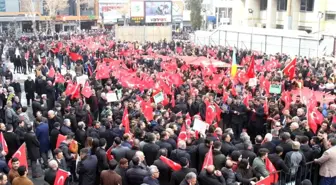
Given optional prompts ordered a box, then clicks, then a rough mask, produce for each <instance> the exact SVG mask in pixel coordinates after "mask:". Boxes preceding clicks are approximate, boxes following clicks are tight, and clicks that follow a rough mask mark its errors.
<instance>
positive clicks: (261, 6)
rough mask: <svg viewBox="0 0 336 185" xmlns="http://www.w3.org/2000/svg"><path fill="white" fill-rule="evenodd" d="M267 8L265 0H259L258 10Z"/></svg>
mask: <svg viewBox="0 0 336 185" xmlns="http://www.w3.org/2000/svg"><path fill="white" fill-rule="evenodd" d="M262 10H267V0H260V11H262Z"/></svg>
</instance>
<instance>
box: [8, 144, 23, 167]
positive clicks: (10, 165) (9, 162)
mask: <svg viewBox="0 0 336 185" xmlns="http://www.w3.org/2000/svg"><path fill="white" fill-rule="evenodd" d="M26 150H27V149H26V143H23V144H22V145H21V146H20V148H19V149H18V150H17V151H16V152H15V153H14V154H13V156H12V159H13V158H14V157H16V158H18V159H19V161H20V165H23V166H26V168H27V169H28V163H27V154H26ZM12 159H11V160H9V161H8V167H9V168H12Z"/></svg>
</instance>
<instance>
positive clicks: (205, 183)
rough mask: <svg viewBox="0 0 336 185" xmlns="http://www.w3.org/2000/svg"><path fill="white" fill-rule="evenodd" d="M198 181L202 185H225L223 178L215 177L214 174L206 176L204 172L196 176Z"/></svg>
mask: <svg viewBox="0 0 336 185" xmlns="http://www.w3.org/2000/svg"><path fill="white" fill-rule="evenodd" d="M198 181H199V183H200V184H202V185H226V182H225V179H224V177H223V176H219V177H218V176H216V175H214V174H208V173H207V172H206V171H205V170H204V171H202V172H201V173H200V174H199V176H198Z"/></svg>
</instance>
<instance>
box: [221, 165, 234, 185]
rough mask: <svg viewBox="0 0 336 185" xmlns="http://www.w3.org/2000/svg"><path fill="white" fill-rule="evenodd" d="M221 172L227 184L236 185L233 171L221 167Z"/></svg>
mask: <svg viewBox="0 0 336 185" xmlns="http://www.w3.org/2000/svg"><path fill="white" fill-rule="evenodd" d="M221 172H222V175H223V177H224V178H225V180H226V184H227V185H236V176H235V172H233V170H232V169H229V168H226V167H223V168H222V170H221Z"/></svg>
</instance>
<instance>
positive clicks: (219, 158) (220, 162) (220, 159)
mask: <svg viewBox="0 0 336 185" xmlns="http://www.w3.org/2000/svg"><path fill="white" fill-rule="evenodd" d="M212 154H213V163H214V165H215V169H216V170H221V169H222V168H223V167H224V166H225V162H226V157H225V155H224V154H222V152H221V151H218V150H213V152H212Z"/></svg>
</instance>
